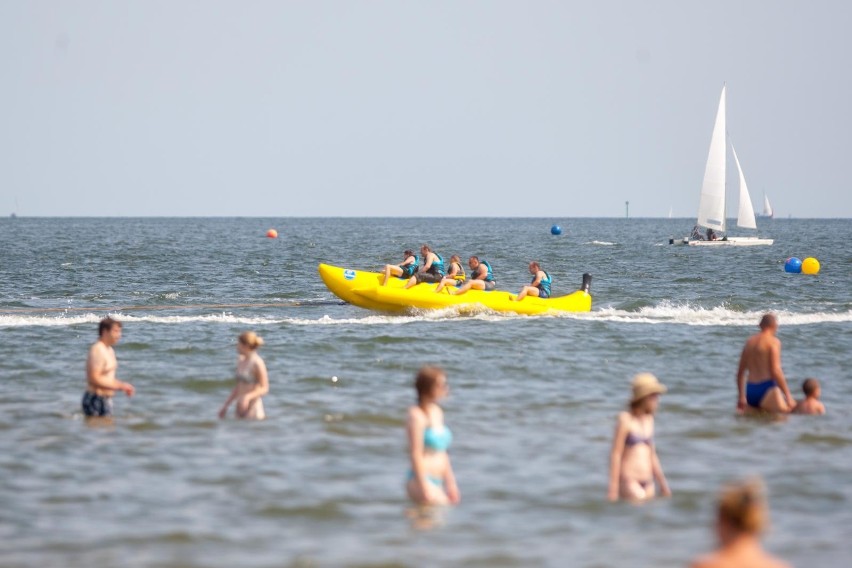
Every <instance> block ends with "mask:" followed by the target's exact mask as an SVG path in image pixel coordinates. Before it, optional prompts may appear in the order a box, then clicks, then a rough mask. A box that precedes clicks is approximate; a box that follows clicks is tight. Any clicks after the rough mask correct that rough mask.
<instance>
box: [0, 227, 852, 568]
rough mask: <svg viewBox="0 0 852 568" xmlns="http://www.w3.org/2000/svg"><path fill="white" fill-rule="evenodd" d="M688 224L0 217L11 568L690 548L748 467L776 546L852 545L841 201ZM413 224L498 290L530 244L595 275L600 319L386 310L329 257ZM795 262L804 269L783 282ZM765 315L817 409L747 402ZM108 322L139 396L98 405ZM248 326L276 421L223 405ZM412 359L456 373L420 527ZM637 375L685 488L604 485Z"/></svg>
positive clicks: (798, 558) (678, 559) (408, 559)
mask: <svg viewBox="0 0 852 568" xmlns="http://www.w3.org/2000/svg"><path fill="white" fill-rule="evenodd" d="M554 222H558V223H559V224H560V225H561V226H562V227H563V228H564V230H565V232H564V234H563V235H561V236H558V237H555V236H552V235H550V233H549V227H550V225H552V224H553V223H554ZM692 223H693V222H692V221H691V220H688V219H647V220H645V219H619V220H615V219H281V218H268V219H199V218H190V219H125V218H120V219H79V218H75V219H37V218H36V219H30V218H18V219H3V220H0V243H2V246H0V312H2V313H0V338H2V340H0V410H2V412H0V480H2V481H0V543H2V544H0V565H3V566H104V567H106V566H159V567H166V566H233V565H239V566H524V567H527V566H583V567H593V566H594V567H603V566H613V567H614V566H678V565H681V566H682V565H685V564H686V563H687V562H688V561H689V559H691V558H693V557H694V556H695V555H697V554H700V553H702V552H705V551H708V550H709V549H711V548H712V547H713V545H714V536H713V533H712V525H713V515H714V502H715V497H716V494H717V491H718V489H719V487H720V485H721V484H723V483H724V482H726V481H729V480H732V479H736V478H740V477H742V476H746V475H754V474H756V475H761V476H762V477H763V478H764V479H765V481H766V484H767V486H768V489H769V493H770V502H771V515H772V528H771V531H770V532H769V534H768V535H767V538H766V546H767V547H768V549H769V550H770V551H772V552H773V553H775V554H778V555H780V556H781V557H783V558H785V559H787V560H788V561H790V562H792V563H793V564H795V565H798V566H823V567H826V566H836V567H843V566H848V565H849V558H850V554H852V541H850V539H849V534H850V533H849V527H850V526H852V476H850V475H849V473H850V470H852V423H850V420H849V415H850V411H852V382H850V376H849V371H848V360H849V348H850V343H852V334H850V331H852V286H850V282H852V222H850V221H848V220H828V221H826V220H775V221H769V220H760V227H759V233H760V235H761V236H767V237H772V238H774V239H776V241H775V244H774V245H773V246H769V247H755V248H714V249H708V248H693V247H682V246H681V247H678V246H671V245H669V244H668V239H669V237H672V236H674V237H680V236H683V235H686V234H687V233H688V232H689V230H690V229H691V227H692ZM268 228H276V229H277V230H278V231H279V234H280V238H278V239H267V238H264V234H265V232H266V230H267V229H268ZM423 242H428V243H429V244H431V245H432V246H433V247H434V248H435V249H436V250H437V251H438V252H439V253H441V254H442V255H443V256H444V257H445V258H448V257H449V256H450V255H451V254H454V253H457V254H460V255H461V256H462V258H466V257H467V256H469V255H471V254H477V255H479V256H480V257H481V258H484V259H487V260H489V261H490V262H491V264H492V265H493V267H494V270H495V275H496V277H497V279H498V282H499V286H500V287H501V288H505V289H509V290H514V291H517V290H518V289H520V287H521V286H522V285H523V284H525V283H527V282H528V281H529V278H530V276H529V274H528V272H527V262H528V261H529V260H532V259H536V260H539V261H541V262H542V264H543V266H544V268H545V269H546V270H547V271H548V272H549V273H550V274H551V275H552V276H553V279H554V293H555V294H560V295H561V294H565V293H569V292H571V291H573V290H575V289H576V288H578V287H579V285H580V282H581V275H582V273H583V272H590V273H592V274H593V276H594V280H593V282H592V294H593V297H594V301H593V308H592V312H591V313H588V314H565V315H558V316H556V315H554V316H541V317H521V316H513V315H503V314H495V313H491V312H487V311H482V312H479V313H474V314H465V315H458V314H457V313H455V312H453V311H451V310H447V311H439V312H426V313H410V314H404V315H387V314H380V313H373V312H368V311H366V310H363V309H360V308H357V307H354V306H350V305H345V304H341V303H340V302H338V301H337V300H336V299H335V298H334V296H333V295H332V294H331V293H330V292H329V291H328V290H327V289H326V288H325V287H324V285H323V284H322V282H321V281H320V280H319V278H318V276H317V272H316V266H317V264H318V263H320V262H328V263H331V264H338V265H343V266H347V267H351V268H357V269H365V270H367V269H369V270H377V269H379V268H380V267H381V266H382V265H383V264H385V263H388V262H399V261H401V257H402V254H401V253H402V251H403V250H404V249H406V248H412V249H414V248H417V247H418V246H419V245H420V244H421V243H423ZM789 256H799V257H800V258H803V257H806V256H814V257H816V258H818V259H819V260H820V262H821V264H822V271H821V272H820V274H819V275H818V276H806V275H801V274H799V275H797V274H786V273H785V272H784V270H783V265H784V260H785V259H786V258H787V257H789ZM770 310H771V311H773V312H775V313H777V314H778V316H779V319H780V323H781V328H780V331H779V337H780V339H781V341H782V342H783V363H784V368H785V371H786V373H787V376H788V380H789V381H790V383H791V389H792V390H793V392H794V393H795V394H797V395H798V393H799V392H800V385H801V382H802V380H803V379H804V378H805V377H807V376H815V377H818V378H820V379H821V381H822V384H823V398H824V402H825V404H826V407H827V408H828V414H827V415H826V416H825V417H799V416H795V417H791V418H790V419H788V420H785V421H780V422H774V421H768V420H762V419H745V418H739V417H737V416H736V415H735V413H734V409H735V404H736V388H735V373H736V368H737V362H738V357H739V353H740V349H741V347H742V344H743V342H744V341H745V339H746V338H747V337H748V336H749V335H750V334H751V333H753V332H754V331H756V324H757V322H758V320H759V318H760V316H761V315H762V314H763V313H764V312H766V311H770ZM108 314H110V315H113V316H115V317H118V318H119V319H120V320H121V321H122V322H124V335H123V339H122V341H121V343H120V344H119V345H118V346H117V347H116V352H117V355H118V360H119V364H120V367H119V377H120V378H122V379H124V380H128V381H130V382H132V383H133V384H134V385H135V386H136V388H137V394H136V396H135V397H133V398H130V399H128V398H126V397H125V396H124V395H118V396H117V397H116V401H115V408H116V419H115V422H114V424H113V425H111V426H101V427H95V426H91V425H87V423H86V422H85V421H84V420H83V418H82V417H81V414H80V398H81V395H82V393H83V390H84V385H85V381H84V364H85V357H86V352H87V349H88V346H89V345H90V344H91V343H92V342H93V341H94V340H95V339H96V338H97V322H98V321H99V319H100V318H101V317H103V316H105V315H108ZM249 329H252V330H255V331H257V332H258V333H259V334H260V335H261V336H263V337H264V339H265V340H266V344H265V345H264V346H263V347H262V348H261V351H260V353H261V355H262V356H263V357H264V359H265V360H266V363H267V366H268V368H269V376H270V385H271V390H270V393H269V394H268V395H267V396H266V397H265V399H264V404H265V406H266V411H267V414H268V416H269V418H268V419H267V420H266V421H263V422H259V423H250V422H238V421H235V420H232V419H229V420H224V421H221V420H218V419H217V416H216V414H217V411H218V409H219V408H220V406H221V404H222V403H223V401H224V400H225V398H226V397H227V395H228V393H229V391H230V389H231V388H232V385H233V379H232V376H233V370H234V365H235V362H236V352H235V344H236V337H237V335H238V334H239V333H241V332H242V331H245V330H249ZM427 363H428V364H439V365H442V366H444V367H445V368H446V370H447V373H448V377H449V382H450V386H451V390H450V397H449V398H448V399H447V400H446V401H445V403H444V408H445V412H446V420H447V423H448V424H449V425H450V427H451V428H452V429H453V431H454V434H455V440H456V442H455V444H454V446H453V447H452V449H451V456H452V460H453V464H454V467H455V470H456V475H457V477H458V481H459V486H460V488H461V492H462V503H461V504H460V505H459V506H458V507H455V508H453V509H450V510H446V511H441V512H438V513H436V514H435V515H434V518H431V519H428V521H429V522H424V520H423V519H419V520H414V521H413V520H412V519H411V518H410V511H409V504H408V502H407V500H406V498H405V492H404V487H403V485H404V479H405V474H406V471H407V469H408V467H409V466H408V463H407V456H406V442H405V433H404V428H405V414H406V408H407V406H408V405H410V404H412V403H413V402H414V390H413V388H412V378H413V375H414V373H415V372H416V370H417V368H418V367H419V366H420V365H423V364H427ZM638 371H651V372H653V373H655V374H656V375H657V376H658V377H659V378H660V380H661V381H662V382H664V383H665V384H666V385H668V387H669V392H668V393H667V394H665V395H664V396H663V397H662V399H661V404H660V409H659V413H658V417H657V434H656V442H657V447H658V452H659V455H660V459H661V461H662V465H663V468H664V470H665V472H666V474H667V476H668V478H669V482H670V484H671V486H672V490H673V492H674V495H673V497H672V498H671V499H660V500H657V501H654V502H652V503H649V504H646V505H644V506H634V505H629V504H624V503H615V504H611V503H608V502H607V501H606V489H607V466H608V456H609V448H610V444H611V436H612V433H613V429H614V426H615V416H616V414H617V413H618V412H619V411H620V410H621V409H623V408H624V406H625V403H626V402H627V399H628V396H629V381H630V378H631V376H632V375H633V374H634V373H636V372H638ZM332 377H338V380H337V381H333V380H332Z"/></svg>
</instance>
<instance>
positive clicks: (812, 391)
mask: <svg viewBox="0 0 852 568" xmlns="http://www.w3.org/2000/svg"><path fill="white" fill-rule="evenodd" d="M802 391H804V393H805V398H804V400H800V401H799V402H798V403H797V404H796V408H794V409H793V412H795V413H796V414H825V405H824V404H823V403H822V402H820V400H819V397H820V395H821V394H822V389H821V388H820V386H819V381H818V380H816V379H805V382H804V383H803V384H802Z"/></svg>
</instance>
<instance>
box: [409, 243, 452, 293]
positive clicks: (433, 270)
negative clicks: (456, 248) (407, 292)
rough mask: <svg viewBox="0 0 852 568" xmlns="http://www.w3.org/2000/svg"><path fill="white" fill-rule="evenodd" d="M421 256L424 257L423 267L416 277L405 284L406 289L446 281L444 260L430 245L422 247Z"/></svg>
mask: <svg viewBox="0 0 852 568" xmlns="http://www.w3.org/2000/svg"><path fill="white" fill-rule="evenodd" d="M420 254H421V255H422V256H423V266H421V267H420V268H419V269H418V270H417V272H415V273H414V275H413V276H412V277H411V278H409V279H408V282H406V283H405V287H406V288H411V287H412V286H415V285H417V284H420V283H421V282H429V283H432V284H434V283H436V282H440V281H441V280H443V279H444V274H445V272H446V271H445V269H444V258H443V257H442V256H441V255H440V254H438V253H436V252H435V251H433V250H432V247H430V246H429V245H423V246H421V247H420Z"/></svg>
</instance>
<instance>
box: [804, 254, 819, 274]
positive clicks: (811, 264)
mask: <svg viewBox="0 0 852 568" xmlns="http://www.w3.org/2000/svg"><path fill="white" fill-rule="evenodd" d="M802 274H819V261H818V260H817V259H815V258H814V257H812V256H809V257H808V258H806V259H805V260H803V261H802Z"/></svg>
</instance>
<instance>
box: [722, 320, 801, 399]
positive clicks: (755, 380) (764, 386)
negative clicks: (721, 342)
mask: <svg viewBox="0 0 852 568" xmlns="http://www.w3.org/2000/svg"><path fill="white" fill-rule="evenodd" d="M777 332H778V319H777V318H776V317H775V316H774V315H773V314H766V315H764V316H763V317H762V318H761V320H760V332H758V333H756V334H754V335H752V336H751V337H749V338H748V341H746V344H745V347H743V354H742V355H741V356H740V366H739V369H737V390H738V392H739V398H738V399H737V410H739V411H741V412H742V411H745V410H746V407H750V408H754V409H757V410H765V411H767V412H774V413H786V412H790V411H791V410H792V409H793V407H795V406H796V402H795V400H793V395H792V394H790V389H789V388H788V387H787V379H785V378H784V371H782V370H781V342H780V341H779V340H778V338H777V337H775V335H776V333H777ZM746 372H748V382H746Z"/></svg>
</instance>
